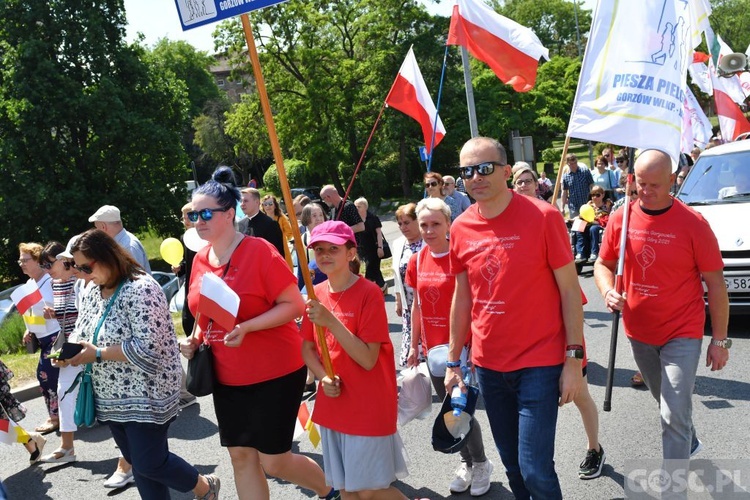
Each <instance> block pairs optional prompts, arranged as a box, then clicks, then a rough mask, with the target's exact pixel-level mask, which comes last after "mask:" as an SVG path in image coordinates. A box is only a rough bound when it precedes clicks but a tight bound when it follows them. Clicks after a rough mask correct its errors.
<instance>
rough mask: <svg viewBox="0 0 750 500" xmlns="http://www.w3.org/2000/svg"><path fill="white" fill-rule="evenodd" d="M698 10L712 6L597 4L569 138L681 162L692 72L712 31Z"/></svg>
mask: <svg viewBox="0 0 750 500" xmlns="http://www.w3.org/2000/svg"><path fill="white" fill-rule="evenodd" d="M695 3H699V4H700V7H701V8H703V7H704V0H687V1H686V0H663V1H660V2H615V1H614V0H602V1H600V2H599V3H598V4H597V8H596V12H595V16H594V21H593V23H592V26H591V35H590V37H589V41H588V45H587V48H586V56H585V57H584V60H583V66H582V68H581V75H580V79H579V82H578V91H577V93H576V97H575V102H574V105H573V111H572V114H571V117H570V124H569V126H568V135H569V136H571V137H578V138H580V139H588V140H593V141H597V142H606V143H610V144H620V145H623V146H629V147H633V148H640V149H652V148H653V149H659V150H661V151H664V152H665V153H667V154H669V155H670V156H671V157H672V159H673V160H674V161H675V163H677V161H678V158H679V155H680V138H681V132H682V113H683V103H684V101H685V86H686V75H687V67H688V65H689V64H690V63H692V59H693V54H692V48H693V47H694V45H692V44H693V43H694V41H695V40H696V37H695V36H694V33H695V31H696V30H699V29H700V26H702V25H704V24H705V23H701V22H700V20H696V19H694V16H695V15H696V14H695V12H696V8H695V6H694V5H693V4H695ZM700 11H701V12H704V13H705V9H703V10H700ZM706 18H707V16H706ZM613 26H628V29H612V27H613ZM697 39H699V38H697Z"/></svg>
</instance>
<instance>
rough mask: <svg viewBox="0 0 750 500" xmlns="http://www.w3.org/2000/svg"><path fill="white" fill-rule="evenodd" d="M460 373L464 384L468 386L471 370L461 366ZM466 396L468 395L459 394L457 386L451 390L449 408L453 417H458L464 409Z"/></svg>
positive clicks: (459, 389) (459, 390)
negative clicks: (451, 409)
mask: <svg viewBox="0 0 750 500" xmlns="http://www.w3.org/2000/svg"><path fill="white" fill-rule="evenodd" d="M461 373H462V374H463V376H464V384H466V385H469V383H470V382H471V370H469V368H468V367H466V366H463V367H461ZM467 394H468V393H464V392H461V388H460V387H459V386H458V384H456V385H454V386H453V389H451V408H453V416H454V417H458V416H460V415H461V412H462V411H464V409H465V408H466V403H467Z"/></svg>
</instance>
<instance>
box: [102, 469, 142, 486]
mask: <svg viewBox="0 0 750 500" xmlns="http://www.w3.org/2000/svg"><path fill="white" fill-rule="evenodd" d="M130 483H135V478H134V477H133V469H130V470H129V471H128V472H121V471H119V470H116V471H115V472H114V474H112V475H111V476H109V477H108V478H107V480H106V481H104V487H105V488H123V487H125V486H127V485H129V484H130Z"/></svg>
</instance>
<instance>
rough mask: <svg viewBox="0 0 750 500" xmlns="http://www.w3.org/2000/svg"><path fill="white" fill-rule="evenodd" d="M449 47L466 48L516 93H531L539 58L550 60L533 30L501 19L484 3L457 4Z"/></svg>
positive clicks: (464, 0) (473, 0)
mask: <svg viewBox="0 0 750 500" xmlns="http://www.w3.org/2000/svg"><path fill="white" fill-rule="evenodd" d="M447 44H448V45H461V46H462V47H466V50H468V51H469V53H471V55H473V56H474V57H476V58H477V59H479V60H480V61H483V62H485V63H487V65H488V66H489V67H490V69H492V71H493V72H494V73H495V74H496V75H497V77H498V78H499V79H500V80H502V82H503V83H507V84H508V85H511V86H512V87H513V88H514V89H515V90H516V92H528V91H529V90H531V88H532V87H534V83H536V70H537V68H538V67H539V58H541V57H543V58H545V59H547V60H549V50H547V49H546V48H545V47H544V45H542V42H541V41H539V38H538V37H537V36H536V35H535V34H534V32H533V31H531V29H529V28H527V27H526V26H521V25H520V24H518V23H517V22H515V21H513V20H511V19H508V18H507V17H503V16H501V15H500V14H498V13H497V12H495V11H494V10H492V9H491V8H490V7H489V6H487V5H485V4H484V3H483V2H482V1H481V0H458V2H457V4H456V5H455V6H454V7H453V15H452V16H451V27H450V31H449V32H448V42H447Z"/></svg>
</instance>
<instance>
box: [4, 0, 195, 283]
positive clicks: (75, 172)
mask: <svg viewBox="0 0 750 500" xmlns="http://www.w3.org/2000/svg"><path fill="white" fill-rule="evenodd" d="M0 18H2V19H3V23H2V25H0V57H1V58H2V70H1V71H0V177H1V178H2V179H3V182H2V184H0V234H2V235H3V238H4V239H5V243H6V244H5V245H3V246H2V247H0V266H1V267H2V270H1V271H2V272H3V273H4V274H5V275H6V276H13V275H14V274H16V275H17V272H18V271H17V269H18V268H17V266H15V265H13V261H14V260H15V259H16V258H17V253H16V246H17V244H18V243H19V242H21V241H40V242H43V243H44V242H46V241H49V240H52V239H56V240H60V241H63V242H65V241H67V239H68V238H70V237H71V236H72V235H73V234H75V233H77V232H80V231H82V230H84V229H86V228H88V227H90V223H89V222H88V221H87V219H88V216H89V215H90V214H92V213H93V212H94V211H95V210H96V209H97V208H98V207H99V206H100V205H103V204H105V203H106V204H114V205H117V206H118V207H120V209H121V210H122V213H123V220H124V223H125V226H126V227H127V228H128V229H129V230H131V231H135V232H137V231H141V230H145V229H147V228H148V227H152V228H154V229H156V230H157V231H158V232H160V233H163V234H165V233H169V232H172V231H177V230H179V225H178V224H179V223H178V218H177V214H179V210H180V207H181V206H182V203H183V200H184V188H183V187H182V186H181V181H182V180H183V177H184V173H183V172H184V165H185V161H186V158H185V155H184V152H183V149H182V147H181V144H180V134H181V132H182V128H183V124H184V123H185V120H186V117H187V113H188V106H187V102H188V101H187V89H186V86H185V84H184V82H182V81H180V80H178V79H176V78H175V77H174V74H173V73H171V72H164V71H161V70H160V68H158V67H156V66H154V65H152V64H148V63H146V62H144V59H145V51H144V49H143V48H142V47H140V46H139V45H137V44H133V45H128V44H126V43H124V41H123V39H124V28H123V27H124V22H125V19H124V13H123V7H122V3H121V2H120V1H119V0H99V1H97V2H93V3H92V2H84V3H81V2H79V1H76V0H58V1H56V2H47V1H43V0H6V1H5V2H3V3H2V4H0Z"/></svg>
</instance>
